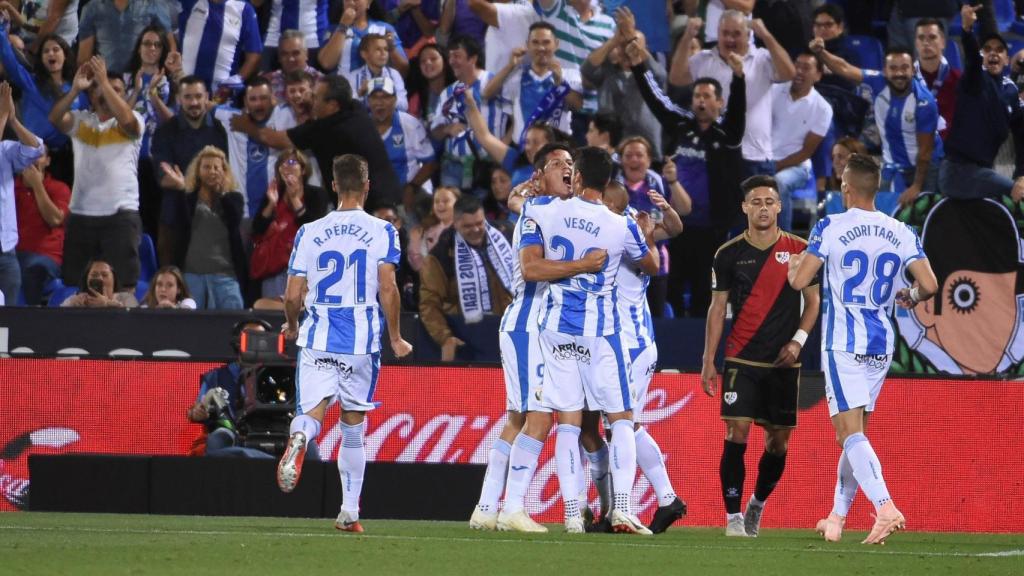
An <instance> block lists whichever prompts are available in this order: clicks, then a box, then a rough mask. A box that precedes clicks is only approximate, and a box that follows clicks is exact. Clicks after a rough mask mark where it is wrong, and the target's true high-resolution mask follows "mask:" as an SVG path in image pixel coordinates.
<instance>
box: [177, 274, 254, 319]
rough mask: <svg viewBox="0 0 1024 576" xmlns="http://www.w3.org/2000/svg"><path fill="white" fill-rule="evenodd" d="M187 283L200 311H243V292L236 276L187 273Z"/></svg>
mask: <svg viewBox="0 0 1024 576" xmlns="http://www.w3.org/2000/svg"><path fill="white" fill-rule="evenodd" d="M185 283H186V284H188V290H189V292H191V293H192V298H193V299H194V300H195V301H196V308H197V309H199V310H241V309H242V290H241V288H239V286H238V280H236V279H235V277H234V276H226V275H224V274H192V273H189V272H186V273H185Z"/></svg>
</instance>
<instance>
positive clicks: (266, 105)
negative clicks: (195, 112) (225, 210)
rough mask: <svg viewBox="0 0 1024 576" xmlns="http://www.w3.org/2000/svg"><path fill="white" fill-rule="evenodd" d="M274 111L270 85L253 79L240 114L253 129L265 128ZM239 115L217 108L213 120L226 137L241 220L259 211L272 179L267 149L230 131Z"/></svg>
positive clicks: (244, 135)
mask: <svg viewBox="0 0 1024 576" xmlns="http://www.w3.org/2000/svg"><path fill="white" fill-rule="evenodd" d="M273 111H274V97H273V94H272V93H271V90H270V81H269V80H267V79H266V78H263V77H262V76H257V77H256V78H253V79H252V80H251V81H250V82H249V84H248V85H247V86H246V88H245V111H244V113H245V114H246V115H247V116H249V118H250V119H252V121H253V122H254V123H255V124H256V125H257V126H265V125H266V124H267V121H268V120H269V119H270V115H271V113H272V112H273ZM239 112H241V111H240V110H238V109H236V108H232V107H231V106H218V107H217V108H215V109H214V111H213V117H214V118H216V119H217V121H218V122H220V123H221V125H223V126H224V131H225V132H226V133H227V135H228V158H230V159H231V171H232V172H234V173H235V176H236V178H237V183H238V191H239V192H241V193H242V197H243V198H244V199H245V212H244V214H245V217H246V218H252V217H254V216H255V215H256V212H257V211H258V210H259V208H260V202H261V201H262V200H263V197H264V196H265V195H266V194H267V186H268V185H269V184H270V180H271V179H272V178H273V176H272V175H273V162H272V161H271V154H270V149H269V148H268V147H267V146H266V145H265V144H262V143H260V142H259V141H257V140H256V139H255V138H251V137H250V136H249V135H248V134H246V133H245V132H237V131H234V130H232V129H231V118H232V117H234V116H236V115H238V113H239Z"/></svg>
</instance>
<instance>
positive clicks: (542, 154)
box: [533, 142, 572, 171]
mask: <svg viewBox="0 0 1024 576" xmlns="http://www.w3.org/2000/svg"><path fill="white" fill-rule="evenodd" d="M558 150H565V151H566V152H568V153H569V156H572V148H570V147H569V145H568V144H566V143H565V142H548V143H547V144H545V145H543V146H541V147H540V150H537V153H536V154H534V155H533V169H534V170H538V171H539V170H543V169H544V167H545V166H547V165H548V156H549V155H550V154H551V153H552V152H556V151H558Z"/></svg>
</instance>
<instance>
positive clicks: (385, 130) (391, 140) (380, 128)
mask: <svg viewBox="0 0 1024 576" xmlns="http://www.w3.org/2000/svg"><path fill="white" fill-rule="evenodd" d="M396 88H397V87H396V86H395V83H394V82H392V81H391V79H390V78H386V77H381V78H374V79H372V80H370V81H369V83H368V84H367V88H366V89H367V92H368V95H367V97H366V100H367V106H368V107H369V109H370V117H371V118H372V119H373V123H374V125H376V126H377V132H378V133H379V134H380V137H381V139H382V140H383V141H384V149H385V150H387V153H388V159H389V160H390V161H391V165H392V166H394V168H395V174H396V175H397V176H398V181H399V183H400V184H401V185H402V187H403V190H404V191H405V192H406V193H407V194H413V193H415V191H416V189H417V188H423V189H424V190H426V191H427V192H430V191H431V185H430V177H431V176H432V175H433V174H434V171H435V170H436V169H437V159H436V158H435V156H434V147H433V145H432V144H431V142H430V137H429V136H427V131H426V129H425V128H424V127H423V124H422V123H420V121H419V120H417V119H416V117H415V116H412V115H410V114H408V113H407V112H404V111H402V110H400V109H398V104H399V97H398V95H397V94H396Z"/></svg>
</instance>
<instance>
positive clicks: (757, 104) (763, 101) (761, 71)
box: [690, 48, 778, 161]
mask: <svg viewBox="0 0 1024 576" xmlns="http://www.w3.org/2000/svg"><path fill="white" fill-rule="evenodd" d="M690 75H691V76H692V77H693V79H694V80H697V79H698V78H703V77H705V76H707V77H710V78H714V79H715V80H718V82H719V84H721V85H722V99H723V100H725V101H726V102H729V86H730V83H731V82H732V68H730V67H729V64H728V63H727V62H726V61H725V60H723V59H722V57H721V56H720V55H719V53H718V49H717V48H716V49H713V50H701V51H700V52H698V53H696V54H694V55H693V56H692V57H691V58H690ZM743 75H744V77H745V79H746V83H747V129H746V132H745V133H744V135H743V159H744V160H754V161H763V160H771V159H772V158H774V157H775V155H774V154H772V91H771V87H772V83H773V82H777V81H778V80H776V77H775V67H774V66H772V56H771V54H770V53H769V52H768V51H767V50H765V49H764V48H751V49H750V50H749V51H748V52H747V55H746V56H744V57H743Z"/></svg>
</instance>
